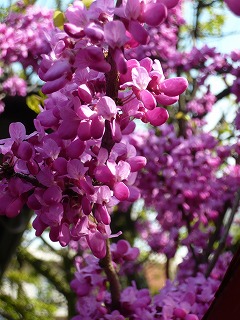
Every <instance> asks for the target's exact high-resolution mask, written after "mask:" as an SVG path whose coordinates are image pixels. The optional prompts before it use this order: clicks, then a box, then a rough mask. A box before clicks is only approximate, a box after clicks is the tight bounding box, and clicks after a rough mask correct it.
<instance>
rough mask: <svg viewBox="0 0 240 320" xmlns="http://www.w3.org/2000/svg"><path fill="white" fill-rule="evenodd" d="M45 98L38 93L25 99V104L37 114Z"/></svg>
mask: <svg viewBox="0 0 240 320" xmlns="http://www.w3.org/2000/svg"><path fill="white" fill-rule="evenodd" d="M44 99H45V96H44V95H43V94H42V93H41V92H39V94H38V95H37V94H32V95H30V96H28V97H27V98H26V103H27V106H28V108H29V109H31V110H32V111H34V112H36V113H37V114H38V113H40V111H41V108H40V107H41V106H43V104H44Z"/></svg>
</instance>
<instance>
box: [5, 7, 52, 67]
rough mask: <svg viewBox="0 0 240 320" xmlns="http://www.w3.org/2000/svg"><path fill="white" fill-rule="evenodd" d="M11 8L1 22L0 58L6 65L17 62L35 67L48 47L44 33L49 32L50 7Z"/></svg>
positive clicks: (48, 49)
mask: <svg viewBox="0 0 240 320" xmlns="http://www.w3.org/2000/svg"><path fill="white" fill-rule="evenodd" d="M16 5H17V6H19V12H18V11H16V12H13V11H12V12H10V13H9V15H8V16H7V17H6V18H5V20H4V21H3V22H2V23H0V60H1V61H3V62H4V64H6V65H9V64H11V63H13V62H20V63H21V64H22V65H23V67H24V68H26V67H27V66H29V65H30V66H32V67H34V68H35V70H37V67H38V65H37V62H38V60H39V58H40V55H41V54H43V53H48V52H49V51H50V44H49V42H48V39H47V38H46V35H45V33H48V32H51V30H53V29H54V26H53V21H52V17H53V11H52V10H48V9H43V8H37V7H34V6H27V7H26V8H25V9H23V10H22V9H21V7H22V6H24V5H23V4H21V2H20V1H19V2H18V3H17V4H16Z"/></svg>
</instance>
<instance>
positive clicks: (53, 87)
mask: <svg viewBox="0 0 240 320" xmlns="http://www.w3.org/2000/svg"><path fill="white" fill-rule="evenodd" d="M67 82H68V80H67V79H66V75H63V76H62V77H60V78H58V79H56V80H53V81H48V82H47V83H45V84H44V85H43V87H42V93H44V94H50V93H53V92H56V91H58V90H60V89H62V88H63V87H64V86H65V84H66V83H67Z"/></svg>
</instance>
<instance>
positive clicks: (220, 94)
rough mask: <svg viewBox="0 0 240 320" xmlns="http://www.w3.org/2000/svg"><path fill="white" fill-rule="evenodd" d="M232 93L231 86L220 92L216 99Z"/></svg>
mask: <svg viewBox="0 0 240 320" xmlns="http://www.w3.org/2000/svg"><path fill="white" fill-rule="evenodd" d="M230 93H231V89H230V87H228V88H226V89H224V90H223V91H221V92H219V93H218V94H217V95H216V99H217V101H219V100H221V99H223V98H225V97H227V96H228V95H229V94H230Z"/></svg>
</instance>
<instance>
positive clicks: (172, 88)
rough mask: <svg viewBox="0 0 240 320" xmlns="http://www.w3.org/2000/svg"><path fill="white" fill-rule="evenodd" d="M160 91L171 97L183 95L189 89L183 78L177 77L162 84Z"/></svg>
mask: <svg viewBox="0 0 240 320" xmlns="http://www.w3.org/2000/svg"><path fill="white" fill-rule="evenodd" d="M159 87H160V90H161V91H162V92H163V93H164V94H166V95H167V96H170V97H175V96H178V95H179V94H182V93H183V92H184V91H185V90H186V89H187V87H188V82H187V80H186V79H185V78H183V77H176V78H172V79H167V80H164V81H163V82H162V83H160V86H159Z"/></svg>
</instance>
